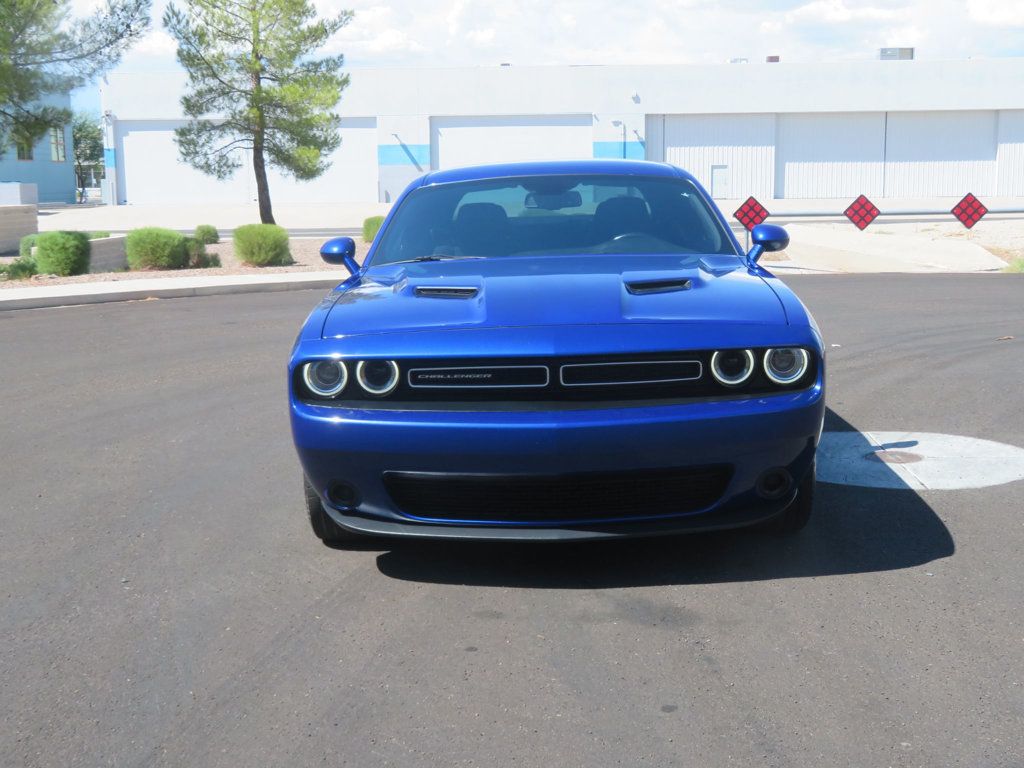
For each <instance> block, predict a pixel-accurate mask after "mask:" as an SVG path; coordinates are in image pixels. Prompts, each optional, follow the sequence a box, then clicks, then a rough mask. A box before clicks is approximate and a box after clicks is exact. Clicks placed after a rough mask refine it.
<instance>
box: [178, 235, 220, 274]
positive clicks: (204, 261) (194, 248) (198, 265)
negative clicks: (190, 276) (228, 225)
mask: <svg viewBox="0 0 1024 768" xmlns="http://www.w3.org/2000/svg"><path fill="white" fill-rule="evenodd" d="M185 250H186V251H187V252H188V266H189V269H206V268H207V267H219V266H220V257H219V256H217V254H215V253H212V254H211V253H207V252H206V245H204V244H203V242H202V241H201V240H198V239H196V238H194V237H186V238H185Z"/></svg>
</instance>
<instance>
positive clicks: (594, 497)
mask: <svg viewBox="0 0 1024 768" xmlns="http://www.w3.org/2000/svg"><path fill="white" fill-rule="evenodd" d="M731 476H732V468H731V467H729V466H727V465H715V466H706V467H684V468H671V469H647V470H634V471H627V472H593V473H591V472H588V473H581V474H568V475H456V474H445V473H430V472H385V473H384V485H385V487H386V488H387V491H388V493H389V494H390V495H391V498H392V500H393V501H394V502H395V504H396V505H397V506H398V508H399V509H400V510H401V511H402V512H404V513H405V514H407V515H410V516H413V517H419V518H424V519H428V520H435V521H438V522H465V523H472V522H477V523H522V524H528V523H548V524H551V523H558V522H566V523H573V522H577V523H578V522H582V521H594V522H598V521H602V520H628V519H630V518H638V517H650V516H655V515H670V514H684V513H686V512H695V511H697V510H700V509H704V508H706V507H710V506H711V505H712V504H714V503H715V502H716V501H718V499H720V498H721V497H722V494H723V493H725V488H726V486H727V485H728V483H729V479H730V477H731Z"/></svg>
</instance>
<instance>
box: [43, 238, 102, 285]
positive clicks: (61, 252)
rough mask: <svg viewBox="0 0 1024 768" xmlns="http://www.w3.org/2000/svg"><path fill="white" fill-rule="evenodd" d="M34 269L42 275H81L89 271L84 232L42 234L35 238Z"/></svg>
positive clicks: (87, 247) (86, 239)
mask: <svg viewBox="0 0 1024 768" xmlns="http://www.w3.org/2000/svg"><path fill="white" fill-rule="evenodd" d="M36 268H37V269H38V270H39V272H40V273H42V274H44V275H61V276H66V275H81V274H84V273H86V272H88V271H89V236H88V235H87V234H86V233H85V232H42V233H40V235H39V236H38V237H37V238H36Z"/></svg>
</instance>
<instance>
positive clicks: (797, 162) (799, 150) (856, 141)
mask: <svg viewBox="0 0 1024 768" xmlns="http://www.w3.org/2000/svg"><path fill="white" fill-rule="evenodd" d="M884 152H885V113H884V112H865V113H856V114H854V113H835V114H816V115H806V114H801V115H779V119H778V126H777V144H776V148H775V163H776V166H775V196H776V197H786V198H811V197H837V198H843V199H847V198H850V199H852V198H854V197H856V196H857V195H860V194H865V195H867V196H868V197H880V196H881V195H882V183H883V173H882V158H883V154H884Z"/></svg>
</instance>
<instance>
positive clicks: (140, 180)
mask: <svg viewBox="0 0 1024 768" xmlns="http://www.w3.org/2000/svg"><path fill="white" fill-rule="evenodd" d="M181 125H184V121H179V120H160V121H157V120H145V121H141V120H140V121H124V122H119V123H118V147H119V149H120V152H119V153H118V161H119V167H118V187H119V198H120V201H121V202H127V203H129V204H134V205H142V204H147V203H183V202H188V203H238V204H242V203H247V202H251V201H252V200H255V199H256V182H255V179H254V177H253V172H252V160H251V155H250V153H249V152H248V151H239V152H238V157H239V159H240V160H241V161H242V167H241V168H239V169H238V170H237V171H235V173H234V175H233V176H232V177H231V178H229V179H225V180H220V179H216V178H214V177H212V176H207V175H206V174H203V173H200V172H199V171H197V170H195V169H194V168H192V167H191V166H189V165H187V164H186V163H183V162H181V161H180V160H179V159H178V147H177V145H176V144H175V143H174V129H175V128H177V127H179V126H181ZM331 159H332V163H331V167H330V168H328V169H327V171H326V172H325V173H324V174H323V175H322V176H320V177H319V178H316V179H312V180H310V181H296V180H295V179H293V178H291V177H289V176H285V175H283V174H281V173H280V172H278V171H276V170H274V169H273V168H268V171H267V180H268V182H269V184H270V198H271V200H273V201H274V202H275V203H277V202H281V203H314V202H324V203H332V202H350V201H356V202H364V201H376V200H377V121H376V119H375V118H372V117H370V118H359V117H357V118H345V119H343V120H342V121H341V146H340V147H339V148H338V149H337V150H336V151H335V152H334V154H333V155H332V157H331Z"/></svg>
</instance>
